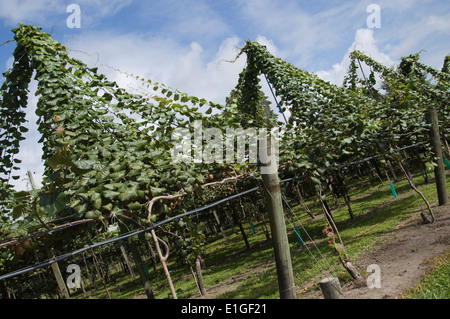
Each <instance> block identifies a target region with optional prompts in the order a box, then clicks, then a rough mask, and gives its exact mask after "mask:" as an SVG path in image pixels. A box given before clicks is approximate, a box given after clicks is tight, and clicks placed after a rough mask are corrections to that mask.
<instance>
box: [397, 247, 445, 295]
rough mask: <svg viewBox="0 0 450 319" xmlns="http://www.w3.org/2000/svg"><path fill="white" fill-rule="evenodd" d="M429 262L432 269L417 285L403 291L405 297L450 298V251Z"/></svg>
mask: <svg viewBox="0 0 450 319" xmlns="http://www.w3.org/2000/svg"><path fill="white" fill-rule="evenodd" d="M429 262H430V264H431V265H432V268H431V270H430V271H429V272H428V274H427V275H426V276H425V277H424V278H423V279H422V280H421V281H420V283H419V284H417V286H415V287H413V288H410V289H408V291H406V292H405V293H403V295H402V298H403V299H450V251H447V252H446V253H445V254H443V255H441V256H437V257H435V258H433V259H432V260H430V261H429Z"/></svg>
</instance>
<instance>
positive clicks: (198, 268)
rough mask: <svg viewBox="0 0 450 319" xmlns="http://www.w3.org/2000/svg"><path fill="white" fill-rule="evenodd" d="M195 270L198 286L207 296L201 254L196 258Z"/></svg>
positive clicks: (202, 293) (203, 294)
mask: <svg viewBox="0 0 450 319" xmlns="http://www.w3.org/2000/svg"><path fill="white" fill-rule="evenodd" d="M195 271H196V273H197V278H198V288H199V290H200V293H201V295H202V296H205V295H206V289H205V282H204V281H203V275H202V267H201V263H200V257H199V256H198V257H197V259H196V260H195Z"/></svg>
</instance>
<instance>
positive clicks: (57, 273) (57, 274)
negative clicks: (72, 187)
mask: <svg viewBox="0 0 450 319" xmlns="http://www.w3.org/2000/svg"><path fill="white" fill-rule="evenodd" d="M27 174H28V178H29V180H30V183H31V187H32V188H33V190H37V186H36V183H35V182H34V179H33V173H31V171H28V172H27ZM36 214H37V212H36ZM38 218H39V216H38ZM45 253H46V254H47V257H48V258H50V259H53V258H55V255H54V254H53V250H52V248H50V247H48V248H46V249H45ZM51 267H52V271H53V275H54V276H55V279H56V282H57V283H58V289H59V292H60V294H61V296H62V297H63V298H64V299H69V298H70V295H69V290H68V289H67V286H66V283H65V282H64V278H63V276H62V274H61V270H60V269H59V265H58V263H53V264H52V265H51Z"/></svg>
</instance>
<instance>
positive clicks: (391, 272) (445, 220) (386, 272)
mask: <svg viewBox="0 0 450 319" xmlns="http://www.w3.org/2000/svg"><path fill="white" fill-rule="evenodd" d="M434 212H435V215H436V222H434V223H432V224H422V220H421V218H420V217H418V219H415V220H413V221H409V222H407V223H405V224H404V225H399V226H398V227H397V229H395V230H393V231H392V232H390V233H386V234H385V236H386V242H385V243H384V244H383V245H382V246H381V247H380V248H378V249H377V250H375V251H371V252H370V253H367V254H365V256H362V257H360V258H359V259H358V260H356V261H355V262H354V264H355V266H357V267H358V268H359V269H362V270H365V269H366V268H367V266H368V265H371V264H377V265H378V266H379V267H380V270H381V288H372V289H369V288H367V286H363V287H356V286H355V285H354V284H353V283H349V284H347V285H345V286H344V287H343V291H344V298H346V299H382V298H389V299H393V298H398V297H399V296H400V295H401V294H402V292H404V291H405V290H406V289H408V288H410V287H413V286H415V285H416V284H417V283H418V282H419V280H420V279H421V278H422V277H423V276H424V275H425V274H426V272H427V271H428V269H429V268H430V264H429V263H427V260H429V259H431V258H432V257H435V256H438V255H441V254H443V253H444V252H445V251H447V250H449V249H450V245H449V244H450V214H449V213H450V206H449V205H446V206H444V207H437V208H435V209H434ZM368 275H370V273H369V274H368Z"/></svg>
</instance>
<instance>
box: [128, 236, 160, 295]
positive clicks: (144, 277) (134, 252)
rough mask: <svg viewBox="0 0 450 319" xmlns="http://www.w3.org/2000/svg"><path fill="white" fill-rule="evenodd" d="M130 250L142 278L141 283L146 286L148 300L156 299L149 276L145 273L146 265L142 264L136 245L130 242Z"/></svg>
mask: <svg viewBox="0 0 450 319" xmlns="http://www.w3.org/2000/svg"><path fill="white" fill-rule="evenodd" d="M130 250H131V254H132V255H133V259H134V263H135V264H136V268H137V270H138V272H139V277H140V280H141V283H142V285H143V286H144V290H145V294H146V295H147V298H148V299H155V296H154V295H153V291H152V288H151V287H150V282H149V280H148V278H147V274H146V273H145V269H144V265H143V264H142V259H141V256H140V254H139V251H138V249H137V247H136V244H135V243H133V242H130Z"/></svg>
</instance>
